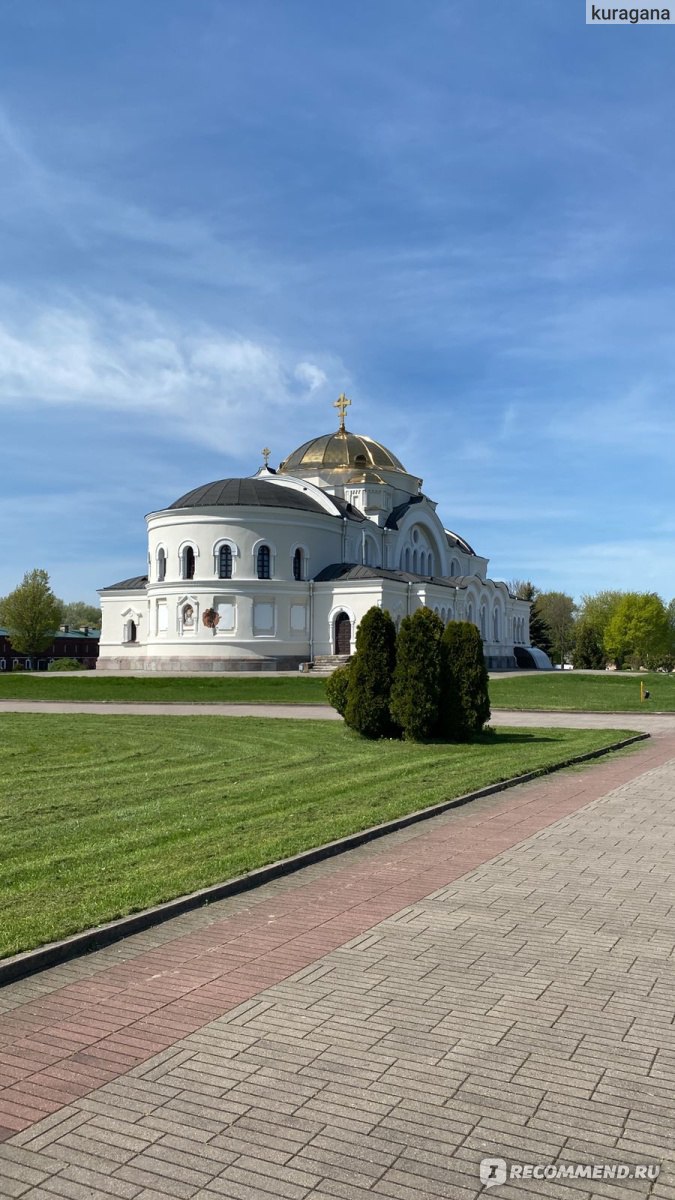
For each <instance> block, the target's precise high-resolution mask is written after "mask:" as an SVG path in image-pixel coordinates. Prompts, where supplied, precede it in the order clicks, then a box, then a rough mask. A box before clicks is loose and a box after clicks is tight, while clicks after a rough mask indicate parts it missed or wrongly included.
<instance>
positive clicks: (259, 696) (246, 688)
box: [0, 671, 327, 704]
mask: <svg viewBox="0 0 675 1200" xmlns="http://www.w3.org/2000/svg"><path fill="white" fill-rule="evenodd" d="M0 700H65V701H69V700H70V701H80V700H110V701H136V702H138V701H141V702H143V701H147V702H148V703H150V702H152V703H162V702H166V703H173V702H178V703H182V704H256V703H259V704H326V703H327V701H326V688H325V682H324V680H323V679H321V678H317V677H316V676H315V677H314V678H312V677H311V676H308V675H302V674H298V675H297V676H294V675H281V676H279V677H278V678H277V677H270V676H264V677H262V678H260V677H256V676H255V675H237V676H208V677H207V678H193V677H192V676H189V677H188V678H185V677H184V676H180V675H173V676H155V675H150V676H147V677H145V678H142V679H137V678H135V677H134V676H131V675H129V676H120V677H119V678H115V677H114V676H108V675H104V674H98V673H97V672H96V671H83V672H82V673H81V674H79V675H65V676H64V675H59V674H58V673H57V672H54V673H53V674H50V673H49V672H44V673H39V674H38V673H37V672H36V673H35V674H26V675H23V674H22V673H21V672H18V671H11V672H9V671H8V672H6V673H2V674H0Z"/></svg>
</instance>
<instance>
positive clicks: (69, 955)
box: [0, 733, 652, 987]
mask: <svg viewBox="0 0 675 1200" xmlns="http://www.w3.org/2000/svg"><path fill="white" fill-rule="evenodd" d="M651 736H652V735H651V734H650V733H635V734H632V735H631V737H627V738H621V740H620V741H617V742H611V743H610V744H609V745H608V746H601V747H600V748H599V749H597V750H587V751H586V752H585V753H584V754H575V755H573V756H572V757H571V758H566V759H563V760H562V761H561V762H558V763H553V764H552V765H551V766H548V767H538V768H537V769H536V770H534V771H526V772H525V773H524V774H523V775H514V776H512V777H511V778H510V779H502V780H500V781H499V782H498V783H490V784H488V785H487V786H486V787H483V788H478V789H477V790H476V791H473V792H466V793H465V794H464V795H463V796H456V797H454V799H452V800H441V801H440V802H439V803H438V804H432V805H430V806H429V807H427V808H420V809H416V810H415V812H412V813H405V814H404V815H403V816H400V817H393V818H392V819H391V820H390V821H384V822H382V823H381V824H379V825H371V826H369V827H368V828H367V829H361V830H359V831H358V832H357V833H349V834H346V835H345V836H344V837H342V838H338V839H337V840H336V841H333V842H325V843H324V844H323V845H322V846H315V847H313V848H312V849H311V850H302V851H300V853H299V854H294V855H292V856H291V857H290V858H282V859H279V860H278V861H277V862H273V863H268V865H267V866H264V867H256V869H255V870H254V871H250V872H248V873H247V874H245V875H235V876H234V878H232V879H227V880H224V881H223V882H222V883H214V884H211V885H210V886H209V887H205V888H200V889H199V890H198V891H196V892H188V894H187V895H185V896H177V897H175V899H173V900H165V901H164V902H163V903H162V904H157V905H154V906H153V907H152V908H144V909H141V911H140V912H136V913H130V914H129V915H128V916H125V917H118V918H117V919H116V920H114V921H108V922H106V924H104V925H98V926H96V927H94V928H93V929H85V930H83V931H82V932H81V933H75V934H72V936H71V937H68V938H63V939H62V940H61V941H58V942H48V943H47V944H46V945H44V946H38V947H36V948H35V949H34V950H25V951H23V952H22V953H20V954H14V955H12V956H11V957H10V958H6V959H3V960H1V961H0V987H4V986H5V984H8V983H15V982H16V981H17V980H19V979H24V978H26V977H27V976H29V975H34V974H35V973H36V972H37V971H44V970H46V969H47V968H48V967H54V966H57V965H59V964H61V963H65V962H68V961H69V960H70V959H73V958H79V957H80V956H81V955H83V954H89V953H92V952H93V951H95V950H102V949H103V948H104V947H105V946H111V945H113V944H114V943H115V942H119V941H121V940H122V939H123V938H125V937H129V936H131V935H132V934H135V933H142V932H144V931H145V930H146V929H151V928H153V926H155V925H162V924H163V923H164V922H165V921H169V920H171V919H172V918H173V917H179V916H182V914H183V913H186V912H191V911H192V910H194V909H196V908H203V907H205V906H206V905H208V904H211V903H214V902H216V901H219V900H226V899H227V898H228V897H230V896H237V895H240V894H241V893H242V892H248V891H252V890H253V889H255V888H258V887H261V886H262V885H263V884H266V883H271V882H272V880H274V879H280V878H283V877H284V876H286V875H294V874H295V873H296V871H301V870H302V869H303V867H309V866H313V865H314V864H315V863H319V862H324V861H325V860H326V859H328V858H334V857H335V856H336V855H338V854H344V853H345V852H346V851H348V850H355V849H357V847H359V846H363V845H365V844H366V843H368V842H372V841H375V840H376V839H378V838H381V837H386V835H387V834H389V833H396V832H397V831H398V830H399V829H406V828H407V827H408V826H409V825H416V824H418V823H419V822H421V821H428V820H430V819H431V818H432V817H438V816H441V815H442V814H443V813H444V812H448V811H449V810H450V809H453V808H462V807H463V806H464V805H465V804H470V803H471V802H472V801H473V800H480V799H482V798H483V797H484V796H492V795H494V794H495V793H497V792H505V791H507V790H508V789H509V788H513V787H518V785H519V784H522V783H530V782H531V781H532V780H533V779H538V778H541V777H542V776H544V775H552V774H554V773H555V772H556V771H564V770H566V768H568V767H573V766H576V765H577V764H579V763H585V762H590V761H592V760H593V759H596V758H602V757H604V756H605V755H606V754H612V753H614V752H615V751H616V750H623V749H624V747H626V746H632V745H634V744H635V743H636V742H644V741H647V740H648V739H650V738H651Z"/></svg>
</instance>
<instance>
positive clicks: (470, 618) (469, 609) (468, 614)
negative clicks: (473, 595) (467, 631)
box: [466, 604, 473, 621]
mask: <svg viewBox="0 0 675 1200" xmlns="http://www.w3.org/2000/svg"><path fill="white" fill-rule="evenodd" d="M466 619H467V621H473V604H469V605H468V607H467V610H466Z"/></svg>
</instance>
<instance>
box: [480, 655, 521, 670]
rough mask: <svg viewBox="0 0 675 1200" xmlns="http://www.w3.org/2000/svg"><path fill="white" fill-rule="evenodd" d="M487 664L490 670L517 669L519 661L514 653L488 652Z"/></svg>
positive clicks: (486, 656)
mask: <svg viewBox="0 0 675 1200" xmlns="http://www.w3.org/2000/svg"><path fill="white" fill-rule="evenodd" d="M485 666H486V667H487V669H488V671H517V670H518V663H517V662H516V660H515V656H514V655H513V654H499V655H497V654H486V655H485Z"/></svg>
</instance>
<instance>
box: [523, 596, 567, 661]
mask: <svg viewBox="0 0 675 1200" xmlns="http://www.w3.org/2000/svg"><path fill="white" fill-rule="evenodd" d="M537 609H538V611H539V613H540V614H541V617H542V618H543V620H544V622H545V623H546V625H547V626H548V628H549V630H550V640H551V650H550V651H547V653H549V654H550V656H551V657H552V658H557V660H558V662H559V663H560V664H561V665H562V664H563V663H564V662H565V660H566V658H567V656H568V655H569V653H570V652H571V650H572V648H573V646H574V613H575V604H574V600H573V599H572V597H571V596H568V595H567V593H566V592H540V593H539V595H538V596H537ZM532 644H533V645H534V644H535V643H534V642H532ZM542 648H543V647H542Z"/></svg>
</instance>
